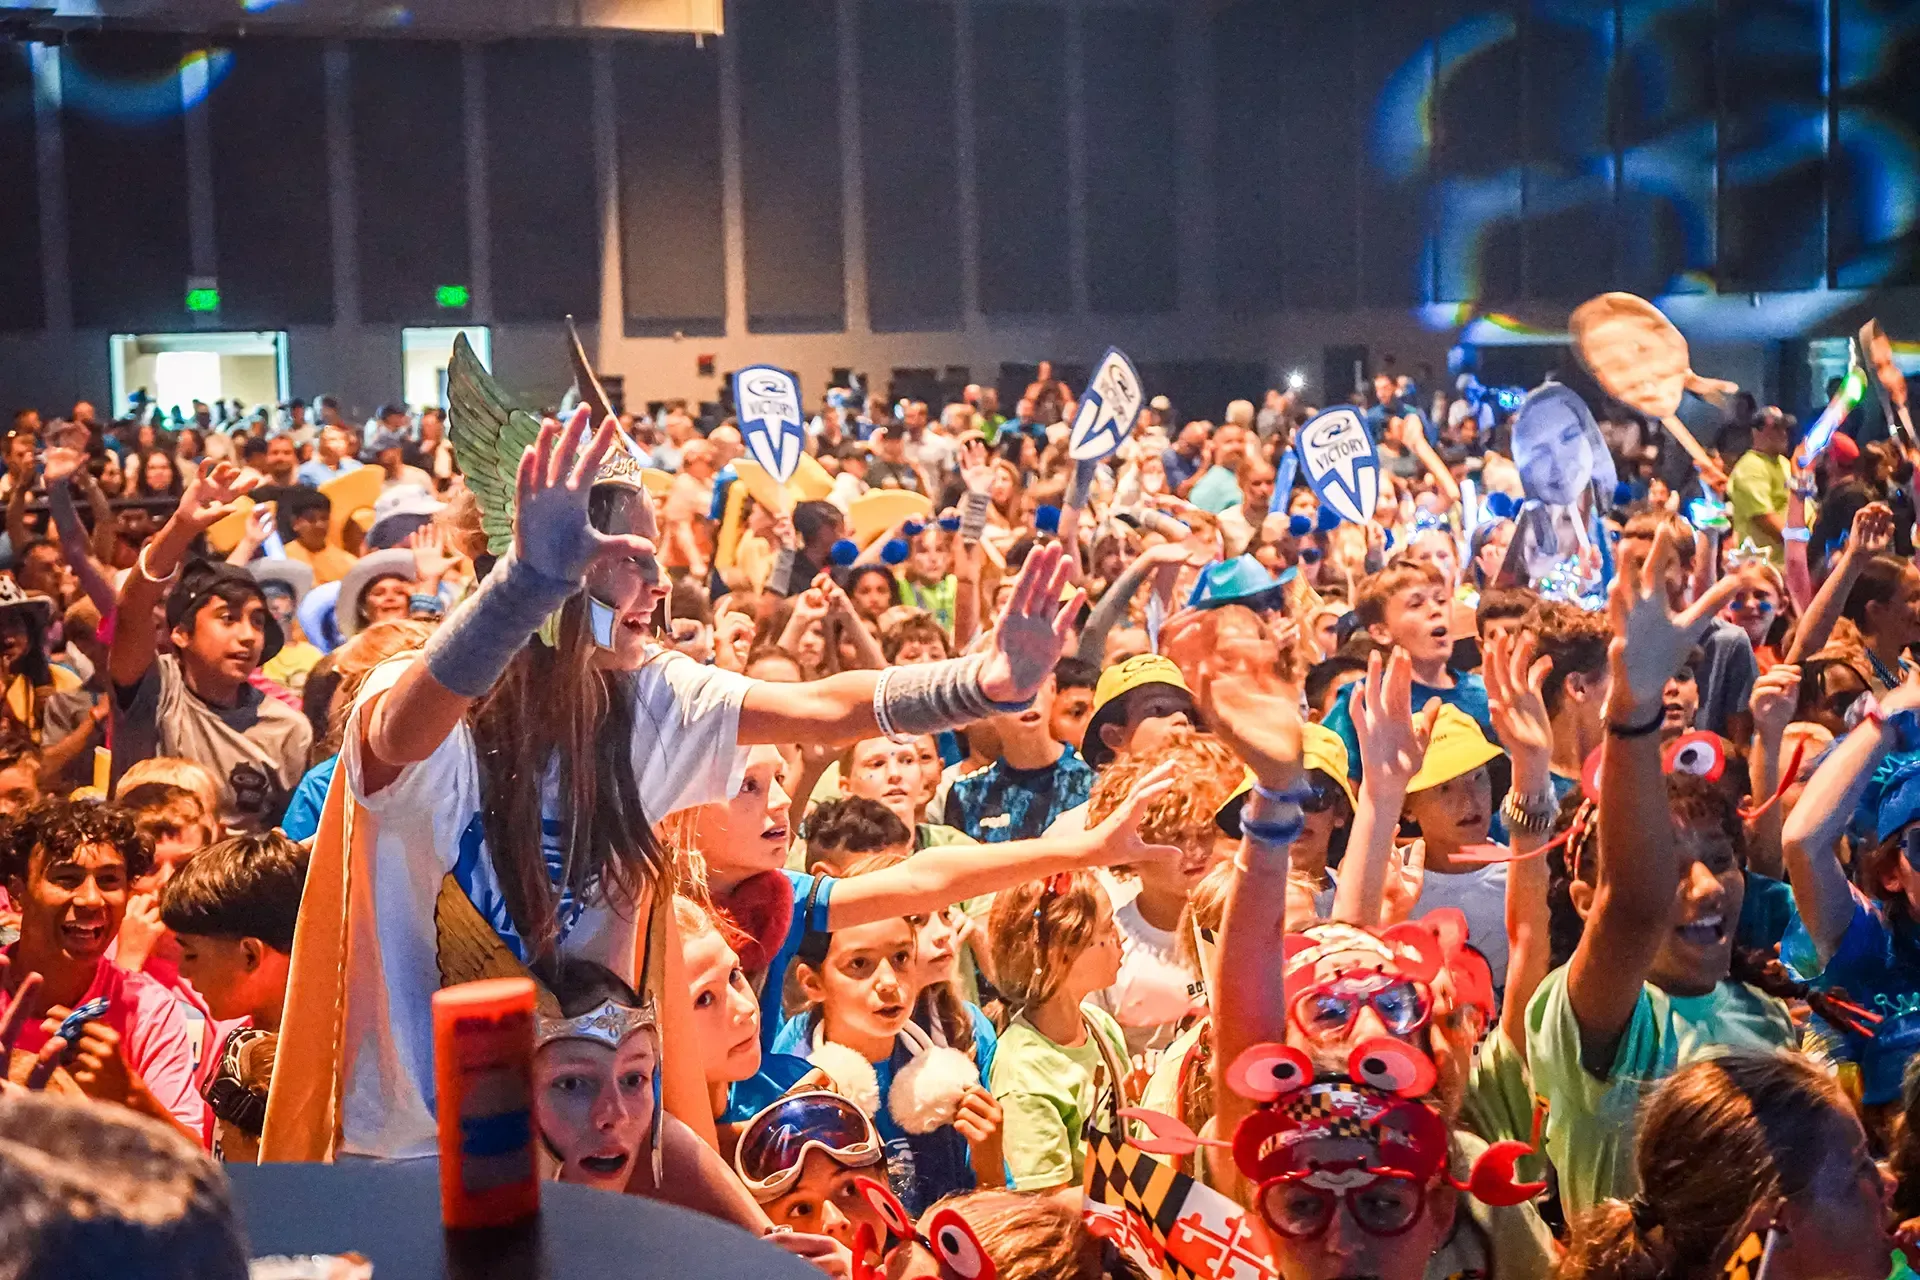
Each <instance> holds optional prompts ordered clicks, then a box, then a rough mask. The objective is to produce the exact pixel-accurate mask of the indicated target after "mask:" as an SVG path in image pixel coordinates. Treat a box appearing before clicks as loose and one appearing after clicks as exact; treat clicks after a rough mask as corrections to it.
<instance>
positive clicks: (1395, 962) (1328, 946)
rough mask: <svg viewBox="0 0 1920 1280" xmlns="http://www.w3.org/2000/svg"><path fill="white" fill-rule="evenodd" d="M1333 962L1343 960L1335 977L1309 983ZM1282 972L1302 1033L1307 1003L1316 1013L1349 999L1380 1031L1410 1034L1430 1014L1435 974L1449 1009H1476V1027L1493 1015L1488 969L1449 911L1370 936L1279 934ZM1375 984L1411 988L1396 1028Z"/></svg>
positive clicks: (1314, 931) (1462, 921) (1352, 928)
mask: <svg viewBox="0 0 1920 1280" xmlns="http://www.w3.org/2000/svg"><path fill="white" fill-rule="evenodd" d="M1334 956H1340V957H1341V958H1342V961H1343V963H1342V964H1341V966H1340V970H1339V972H1338V973H1336V974H1333V975H1329V976H1328V977H1327V978H1325V979H1322V980H1320V981H1316V977H1317V976H1318V970H1319V968H1320V966H1321V964H1322V963H1323V962H1324V961H1326V960H1328V959H1331V958H1332V957H1334ZM1285 969H1286V984H1287V989H1288V1008H1289V1016H1292V1017H1294V1018H1295V1021H1296V1022H1299V1023H1300V1025H1301V1030H1302V1031H1303V1032H1306V1033H1307V1034H1312V1028H1311V1027H1309V1026H1308V1025H1307V1024H1306V1022H1305V1021H1303V1020H1302V1019H1303V1016H1304V1013H1303V1011H1304V1010H1305V1009H1306V1008H1307V1006H1308V1005H1309V1003H1310V1002H1317V1003H1313V1008H1314V1010H1315V1012H1316V1013H1319V1014H1324V1013H1327V1012H1329V1008H1328V1006H1329V1005H1330V1006H1331V1009H1332V1011H1333V1012H1337V1011H1338V1009H1339V1007H1340V1006H1341V1002H1342V1001H1343V1000H1347V1001H1350V1000H1353V999H1367V1000H1369V1001H1371V1002H1372V1003H1373V1004H1374V1007H1375V1009H1376V1010H1378V1011H1380V1012H1381V1013H1382V1021H1383V1022H1385V1023H1386V1025H1387V1026H1388V1029H1389V1030H1392V1031H1394V1032H1396V1033H1397V1034H1402V1035H1404V1034H1408V1033H1410V1032H1412V1031H1414V1030H1417V1029H1418V1027H1419V1026H1421V1025H1423V1024H1424V1023H1425V1022H1426V1021H1427V1019H1428V1018H1429V1017H1430V1016H1431V1012H1432V986H1433V982H1434V979H1435V978H1437V977H1438V976H1439V975H1440V974H1441V973H1442V972H1445V973H1446V974H1447V976H1448V978H1449V979H1450V980H1451V982H1452V987H1453V997H1454V1003H1455V1006H1456V1007H1470V1008H1474V1009H1477V1010H1479V1011H1480V1014H1481V1017H1482V1019H1483V1023H1491V1022H1492V1020H1493V1019H1494V1018H1495V1017H1496V1016H1497V1015H1498V1013H1499V1008H1498V1005H1497V1004H1496V1002H1495V1000H1494V994H1493V969H1492V967H1491V966H1490V965H1488V963H1487V960H1486V957H1485V956H1483V955H1481V954H1480V953H1479V952H1478V951H1476V950H1474V949H1473V948H1472V947H1471V946H1469V945H1467V918H1466V916H1465V915H1463V914H1462V913H1461V912H1460V911H1459V910H1458V909H1456V908H1453V907H1445V908H1442V909H1441V910H1438V911H1430V912H1428V913H1427V914H1426V915H1425V916H1423V917H1421V918H1420V919H1418V920H1406V921H1402V922H1401V923H1399V924H1396V925H1393V926H1392V927H1390V928H1387V929H1383V930H1379V931H1377V932H1376V931H1373V930H1368V929H1362V928H1360V927H1358V926H1356V925H1349V924H1341V923H1337V922H1333V921H1325V922H1322V923H1320V924H1317V925H1313V926H1311V927H1309V928H1308V929H1306V930H1303V931H1302V932H1300V933H1294V934H1289V935H1288V936H1287V940H1286V959H1285ZM1374 975H1377V979H1376V978H1375V977H1374ZM1380 979H1399V980H1402V981H1404V982H1410V983H1413V984H1415V986H1416V988H1417V991H1416V996H1417V1000H1416V1001H1414V1002H1413V1003H1412V1004H1411V1005H1409V1006H1404V1007H1402V1008H1401V1024H1400V1025H1396V1023H1395V1020H1394V1019H1393V1018H1392V1017H1390V1016H1387V1014H1386V1010H1385V1009H1384V1008H1383V1007H1382V1004H1381V1003H1380V1001H1379V1000H1378V999H1376V998H1375V996H1376V994H1377V991H1376V990H1374V989H1375V988H1378V987H1379V986H1380V985H1381V984H1380V981H1379V980H1380ZM1343 988H1345V989H1347V990H1344V991H1343V990H1341V989H1343ZM1348 1025H1349V1026H1351V1020H1350V1018H1349V1021H1348Z"/></svg>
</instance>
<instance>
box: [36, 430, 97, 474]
mask: <svg viewBox="0 0 1920 1280" xmlns="http://www.w3.org/2000/svg"><path fill="white" fill-rule="evenodd" d="M87 439H88V435H87V429H86V427H84V426H82V425H80V424H79V423H68V424H67V425H66V426H64V427H60V428H56V429H55V431H54V433H53V435H52V437H50V438H49V440H48V442H47V451H46V453H45V454H44V455H42V462H43V465H42V468H41V472H40V475H41V478H42V479H43V480H45V481H46V483H47V486H48V487H49V488H51V487H52V486H54V485H56V484H64V483H66V482H67V481H68V480H71V479H73V477H74V476H75V475H77V474H79V473H82V472H84V471H85V470H86V466H87Z"/></svg>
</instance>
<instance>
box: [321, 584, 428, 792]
mask: <svg viewBox="0 0 1920 1280" xmlns="http://www.w3.org/2000/svg"><path fill="white" fill-rule="evenodd" d="M432 635H433V624H432V623H430V622H416V621H414V620H413V619H411V618H388V619H387V620H386V621H384V622H375V623H373V624H371V625H370V626H367V627H364V628H362V629H361V630H360V631H358V632H356V633H355V634H354V636H353V638H352V639H350V640H348V641H347V642H346V643H345V644H343V645H341V646H340V647H339V648H338V649H335V650H334V651H333V654H332V657H333V674H334V676H335V678H336V679H338V681H339V684H337V685H336V686H335V687H334V690H333V698H332V700H331V701H330V702H329V703H328V704H327V737H326V741H325V743H323V744H322V745H323V746H325V747H331V748H332V750H330V751H327V752H326V754H327V755H333V754H335V753H336V752H338V751H339V750H340V741H341V739H342V738H343V737H345V736H346V732H347V717H348V716H350V715H352V714H353V704H354V703H356V702H358V701H359V700H360V686H362V685H364V684H365V683H366V682H367V677H368V676H369V675H372V674H373V669H374V668H375V667H377V666H379V665H380V664H381V663H383V662H385V661H386V660H387V659H388V658H392V657H395V656H397V655H399V654H402V653H408V652H410V651H412V650H414V649H424V648H425V647H426V644H427V640H428V639H429V638H430V637H431V636H432ZM323 758H324V757H323Z"/></svg>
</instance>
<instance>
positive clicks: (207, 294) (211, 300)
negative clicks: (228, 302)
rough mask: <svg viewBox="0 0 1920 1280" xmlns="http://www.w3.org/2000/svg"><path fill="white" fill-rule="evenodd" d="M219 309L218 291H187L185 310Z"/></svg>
mask: <svg viewBox="0 0 1920 1280" xmlns="http://www.w3.org/2000/svg"><path fill="white" fill-rule="evenodd" d="M219 309H220V291H219V290H218V289H189V290H187V310H189V311H218V310H219Z"/></svg>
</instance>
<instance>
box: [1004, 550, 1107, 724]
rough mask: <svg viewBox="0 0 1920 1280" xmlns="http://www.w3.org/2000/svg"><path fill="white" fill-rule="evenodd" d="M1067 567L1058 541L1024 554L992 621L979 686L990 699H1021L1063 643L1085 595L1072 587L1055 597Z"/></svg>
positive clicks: (1032, 691)
mask: <svg viewBox="0 0 1920 1280" xmlns="http://www.w3.org/2000/svg"><path fill="white" fill-rule="evenodd" d="M1070 570H1071V566H1070V565H1068V564H1067V562H1066V560H1065V559H1064V558H1063V556H1062V555H1061V551H1060V548H1059V547H1058V546H1047V547H1042V548H1041V549H1040V550H1038V551H1035V552H1034V553H1033V554H1031V555H1029V556H1028V557H1027V562H1026V563H1025V564H1024V565H1022V566H1021V567H1020V576H1019V578H1018V579H1016V580H1015V581H1014V585H1013V596H1012V598H1011V599H1009V600H1008V601H1007V609H1006V612H1005V613H1002V614H1001V615H1000V621H999V622H998V623H997V624H996V625H995V626H994V629H993V635H992V637H991V646H990V647H989V648H988V650H987V664H986V667H985V668H984V669H983V670H982V671H981V673H980V687H981V688H982V689H983V690H984V691H985V692H986V695H987V697H989V698H991V699H992V700H993V701H995V702H1025V701H1026V700H1027V699H1029V698H1031V697H1033V695H1034V694H1036V693H1038V692H1039V691H1040V685H1041V682H1042V681H1044V680H1045V679H1046V678H1047V676H1048V675H1049V674H1050V673H1051V672H1052V671H1053V666H1054V663H1056V662H1058V661H1059V660H1060V654H1061V653H1062V652H1063V651H1064V650H1065V649H1066V647H1067V636H1068V634H1069V633H1070V632H1071V631H1072V630H1073V623H1074V619H1075V618H1076V617H1078V616H1079V613H1080V606H1081V604H1082V602H1084V601H1085V600H1086V598H1087V593H1086V592H1084V591H1076V592H1074V593H1073V597H1072V599H1070V600H1065V601H1063V600H1061V598H1060V597H1061V595H1062V594H1063V593H1064V592H1065V591H1066V587H1067V582H1068V577H1069V572H1070Z"/></svg>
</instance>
